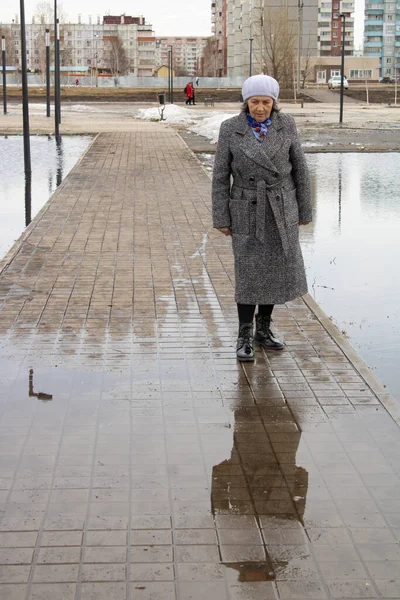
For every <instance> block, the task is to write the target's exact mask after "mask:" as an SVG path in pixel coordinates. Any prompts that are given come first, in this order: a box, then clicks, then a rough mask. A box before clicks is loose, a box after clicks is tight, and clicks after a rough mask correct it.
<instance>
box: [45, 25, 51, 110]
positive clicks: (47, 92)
mask: <svg viewBox="0 0 400 600" xmlns="http://www.w3.org/2000/svg"><path fill="white" fill-rule="evenodd" d="M46 106H47V112H46V114H47V116H48V117H50V29H46Z"/></svg>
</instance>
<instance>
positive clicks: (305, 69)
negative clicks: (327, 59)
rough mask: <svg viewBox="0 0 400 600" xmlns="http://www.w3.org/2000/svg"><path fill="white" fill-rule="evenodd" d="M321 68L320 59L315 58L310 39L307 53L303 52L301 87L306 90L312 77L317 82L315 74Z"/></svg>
mask: <svg viewBox="0 0 400 600" xmlns="http://www.w3.org/2000/svg"><path fill="white" fill-rule="evenodd" d="M318 66H319V60H318V57H316V56H313V52H312V50H311V48H310V39H309V40H308V46H307V49H306V50H305V51H303V56H302V59H301V87H302V89H303V90H304V88H305V85H306V81H307V80H308V79H310V77H311V78H312V79H313V81H314V80H315V74H316V71H317V68H318Z"/></svg>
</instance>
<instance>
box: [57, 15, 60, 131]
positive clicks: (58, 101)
mask: <svg viewBox="0 0 400 600" xmlns="http://www.w3.org/2000/svg"><path fill="white" fill-rule="evenodd" d="M56 32H57V35H56V49H57V51H56V56H57V59H56V66H57V115H58V123H59V124H61V80H60V21H59V19H57V28H56Z"/></svg>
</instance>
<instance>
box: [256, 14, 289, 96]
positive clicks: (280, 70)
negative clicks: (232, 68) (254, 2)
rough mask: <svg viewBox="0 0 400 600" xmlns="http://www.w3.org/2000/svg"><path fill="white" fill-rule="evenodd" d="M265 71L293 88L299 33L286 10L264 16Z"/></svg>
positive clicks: (282, 84) (284, 84) (282, 83)
mask: <svg viewBox="0 0 400 600" xmlns="http://www.w3.org/2000/svg"><path fill="white" fill-rule="evenodd" d="M263 41H264V44H263V45H264V52H263V58H264V69H263V70H264V71H265V72H266V73H268V74H270V75H272V76H273V77H274V78H275V79H277V80H278V81H279V83H280V84H281V86H282V87H286V88H289V87H291V82H292V81H293V72H294V67H295V63H296V44H297V31H296V26H295V23H294V21H291V20H289V18H288V12H287V9H285V8H278V9H271V10H268V11H267V12H265V14H264V27H263Z"/></svg>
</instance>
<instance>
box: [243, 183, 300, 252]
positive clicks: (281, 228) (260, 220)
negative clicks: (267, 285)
mask: <svg viewBox="0 0 400 600" xmlns="http://www.w3.org/2000/svg"><path fill="white" fill-rule="evenodd" d="M234 185H235V187H238V188H242V189H252V190H256V194H257V210H256V239H257V240H258V241H259V242H265V208H266V201H267V199H268V202H269V205H270V207H271V210H272V214H273V215H274V219H275V223H276V227H277V229H278V233H279V237H280V240H281V243H282V248H283V252H284V254H285V256H287V254H288V251H289V241H288V237H287V233H286V227H285V219H284V214H283V197H282V194H280V195H279V200H277V198H276V195H274V194H268V192H269V191H273V190H275V189H277V188H281V187H282V181H279V182H277V183H274V184H272V185H267V183H266V182H265V181H264V180H263V179H261V180H260V181H257V184H256V186H255V187H247V186H245V185H241V184H240V183H239V184H238V183H237V181H234Z"/></svg>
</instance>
